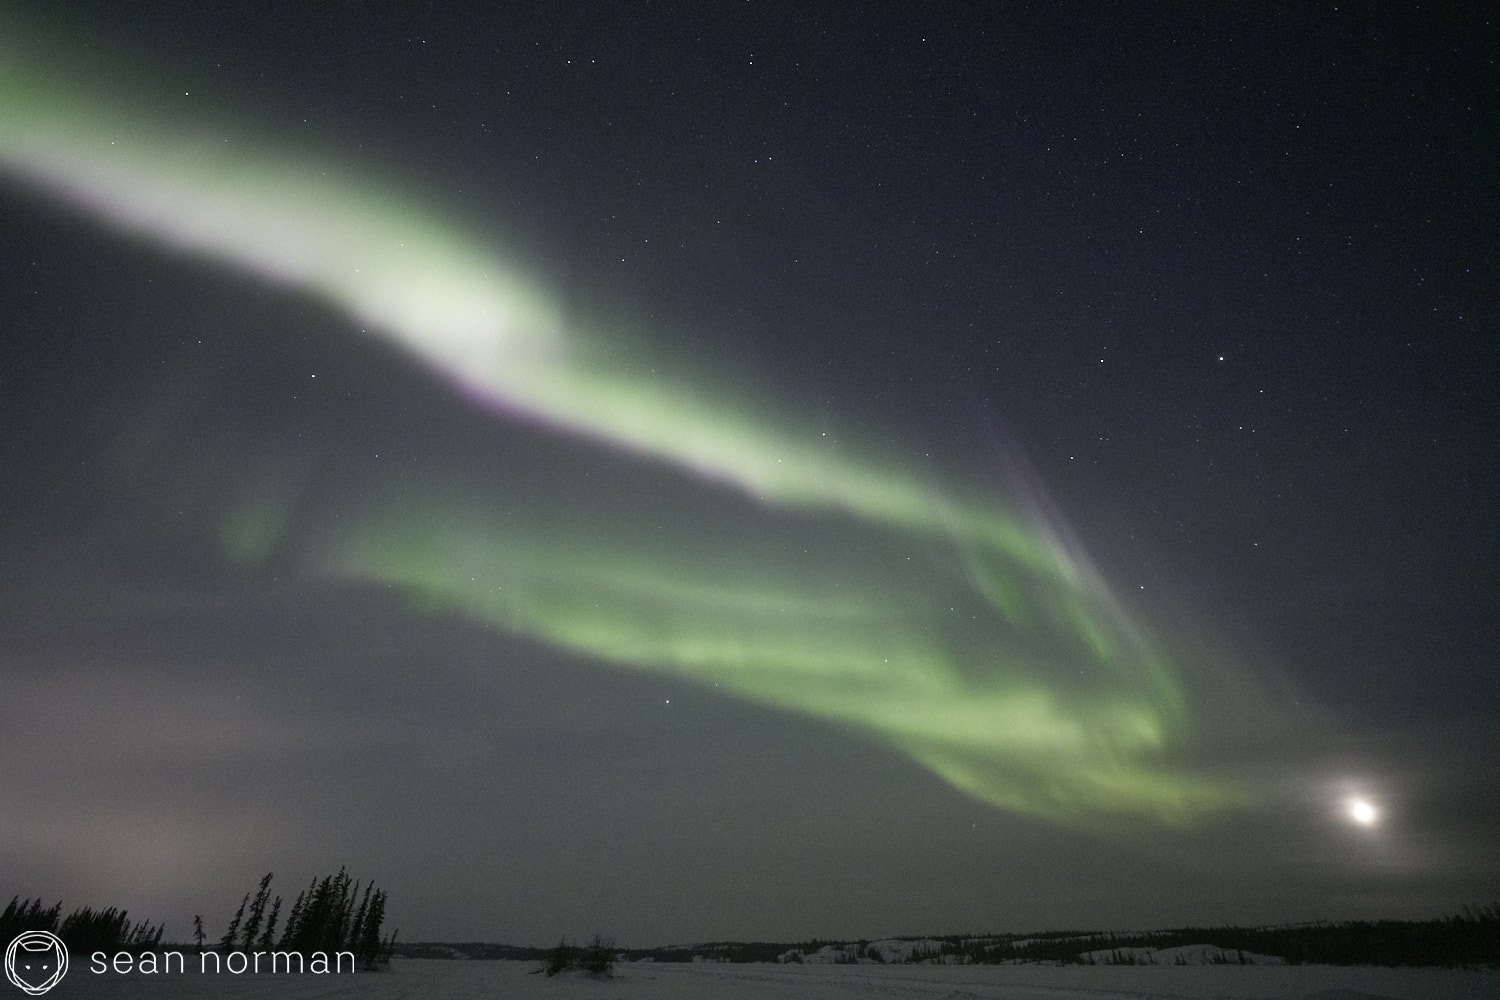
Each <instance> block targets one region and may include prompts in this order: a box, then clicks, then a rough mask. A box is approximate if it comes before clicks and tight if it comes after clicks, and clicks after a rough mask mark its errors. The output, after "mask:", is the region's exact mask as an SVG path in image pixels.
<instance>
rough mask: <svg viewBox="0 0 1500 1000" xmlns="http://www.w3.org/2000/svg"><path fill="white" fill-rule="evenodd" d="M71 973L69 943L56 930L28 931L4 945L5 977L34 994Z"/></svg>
mask: <svg viewBox="0 0 1500 1000" xmlns="http://www.w3.org/2000/svg"><path fill="white" fill-rule="evenodd" d="M67 973H68V946H67V945H65V944H63V943H62V941H61V940H59V939H58V937H57V936H56V935H55V934H49V933H47V932H46V931H27V932H26V933H24V934H20V935H17V937H16V939H15V940H14V941H12V942H11V943H10V947H9V948H7V949H5V978H6V979H9V980H10V981H11V984H12V985H14V986H19V987H20V988H21V989H23V990H25V991H26V992H27V993H29V994H31V995H32V996H34V997H39V996H41V995H42V994H43V993H46V992H47V991H48V990H50V989H51V988H52V987H54V986H56V985H57V984H58V983H60V982H62V977H63V976H65V975H67Z"/></svg>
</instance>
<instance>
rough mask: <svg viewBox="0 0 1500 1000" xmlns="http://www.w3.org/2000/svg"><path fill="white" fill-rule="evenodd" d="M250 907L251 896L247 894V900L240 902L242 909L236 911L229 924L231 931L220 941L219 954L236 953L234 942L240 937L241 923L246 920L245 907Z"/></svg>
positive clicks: (226, 932) (225, 933)
mask: <svg viewBox="0 0 1500 1000" xmlns="http://www.w3.org/2000/svg"><path fill="white" fill-rule="evenodd" d="M249 905H250V894H249V893H248V892H247V893H245V898H244V899H242V900H240V908H239V909H238V910H236V911H235V913H234V919H233V920H231V921H230V922H229V930H227V931H225V932H224V936H223V937H221V938H220V939H219V952H220V953H221V954H225V955H227V954H229V952H231V951H234V942H235V940H236V939H237V938H238V937H239V936H240V922H241V921H243V920H244V919H245V907H247V906H249Z"/></svg>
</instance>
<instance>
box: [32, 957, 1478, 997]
mask: <svg viewBox="0 0 1500 1000" xmlns="http://www.w3.org/2000/svg"><path fill="white" fill-rule="evenodd" d="M534 968H536V964H535V963H533V962H477V961H476V962H469V961H435V960H415V959H414V960H405V961H402V960H397V961H396V962H395V963H394V965H393V966H392V970H391V971H390V972H388V973H364V974H356V975H342V976H331V975H330V976H311V975H305V976H300V977H298V976H278V977H275V978H272V977H270V976H266V975H262V976H230V975H218V976H215V975H196V974H189V975H172V976H166V975H156V976H140V975H132V976H115V975H91V974H90V973H89V972H88V969H87V965H86V963H79V964H77V965H75V966H74V968H73V969H72V970H70V972H69V974H68V977H67V979H66V980H64V981H63V982H62V983H60V984H59V985H58V987H57V988H56V989H54V990H53V991H52V992H51V993H50V994H48V995H49V996H50V997H55V998H60V1000H67V998H70V997H99V998H116V997H120V998H124V997H130V998H135V997H140V998H142V1000H145V998H156V997H162V998H172V997H183V998H199V997H202V998H209V997H213V998H218V997H224V998H228V1000H233V998H237V997H246V998H251V997H254V998H259V997H267V998H282V997H285V998H288V1000H316V998H322V997H328V998H340V1000H345V998H351V1000H352V998H357V997H371V998H375V1000H426V998H433V1000H441V998H453V1000H532V998H558V1000H695V998H702V1000H721V998H722V1000H753V998H766V1000H800V998H807V1000H850V998H861V997H870V998H874V1000H883V998H893V1000H922V998H926V997H933V998H940V997H945V998H955V1000H957V998H972V1000H990V998H994V1000H1177V998H1184V1000H1189V998H1191V1000H1252V998H1253V1000H1268V998H1276V1000H1282V998H1296V1000H1492V998H1496V997H1500V970H1486V971H1467V970H1450V969H1370V968H1342V967H1333V966H1203V967H1196V968H1195V967H1171V966H1158V967H1132V966H1123V967H1122V966H1112V967H1087V966H1062V967H1056V966H1036V965H1021V966H953V965H947V966H944V965H906V966H883V965H827V966H819V965H714V964H700V965H687V964H675V963H673V964H666V963H663V964H650V963H642V964H631V965H622V966H619V967H617V969H616V972H615V975H614V978H612V979H607V980H595V979H590V978H588V977H586V976H567V975H564V976H559V977H557V978H556V979H548V978H547V977H545V976H540V975H531V974H530V972H531V970H532V969H534ZM17 995H18V996H19V995H20V994H19V993H17Z"/></svg>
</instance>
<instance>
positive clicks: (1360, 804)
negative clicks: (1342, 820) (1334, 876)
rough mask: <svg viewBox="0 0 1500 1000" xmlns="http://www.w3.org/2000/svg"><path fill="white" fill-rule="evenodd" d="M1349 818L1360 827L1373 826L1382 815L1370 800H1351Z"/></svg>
mask: <svg viewBox="0 0 1500 1000" xmlns="http://www.w3.org/2000/svg"><path fill="white" fill-rule="evenodd" d="M1349 818H1350V819H1352V820H1354V822H1356V823H1358V824H1359V825H1360V826H1372V825H1374V823H1375V821H1376V820H1377V819H1379V818H1380V814H1379V813H1378V812H1376V810H1375V807H1374V806H1373V805H1371V804H1370V801H1369V800H1368V799H1350V800H1349Z"/></svg>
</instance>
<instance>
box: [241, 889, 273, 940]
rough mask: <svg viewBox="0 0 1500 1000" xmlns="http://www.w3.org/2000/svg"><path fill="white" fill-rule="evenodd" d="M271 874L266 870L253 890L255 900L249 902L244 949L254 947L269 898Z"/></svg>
mask: <svg viewBox="0 0 1500 1000" xmlns="http://www.w3.org/2000/svg"><path fill="white" fill-rule="evenodd" d="M272 874H273V873H272V872H266V877H265V878H263V879H261V880H260V888H258V889H256V891H255V901H254V902H253V903H251V904H250V919H249V920H248V921H247V922H246V923H245V950H246V951H249V950H251V949H252V948H254V947H255V938H256V935H258V934H259V933H260V924H261V921H262V920H264V919H265V916H266V903H267V902H268V901H269V900H270V898H271V876H272Z"/></svg>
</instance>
